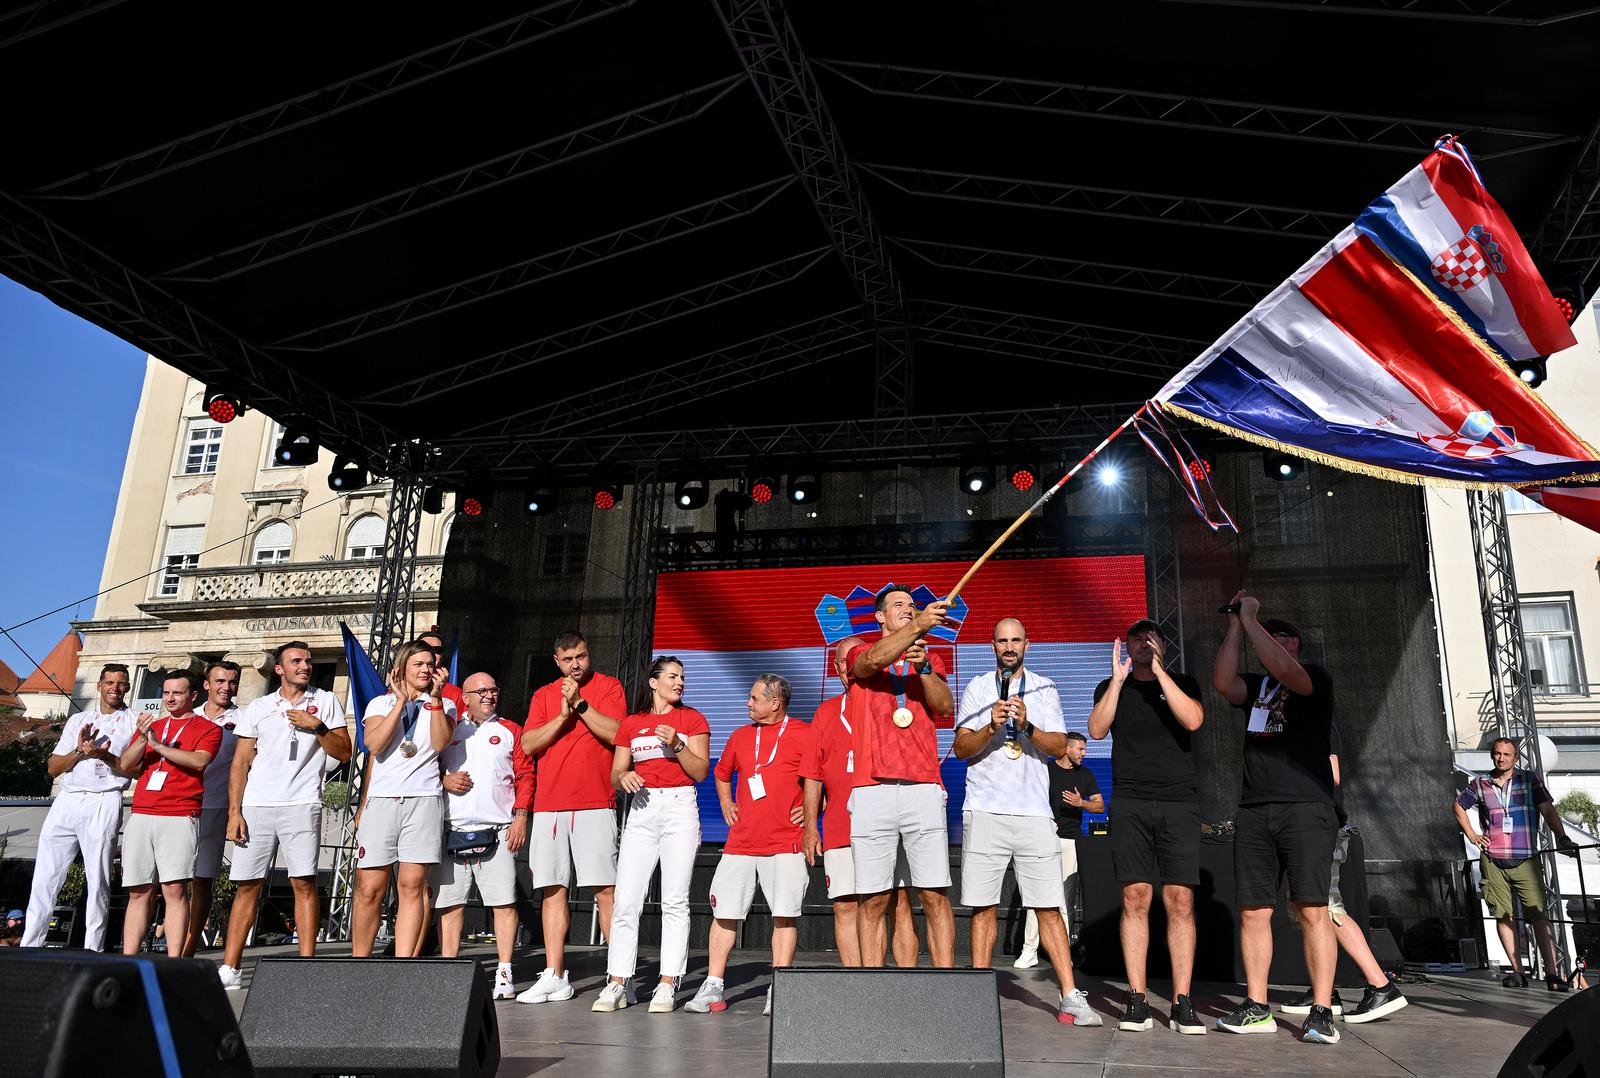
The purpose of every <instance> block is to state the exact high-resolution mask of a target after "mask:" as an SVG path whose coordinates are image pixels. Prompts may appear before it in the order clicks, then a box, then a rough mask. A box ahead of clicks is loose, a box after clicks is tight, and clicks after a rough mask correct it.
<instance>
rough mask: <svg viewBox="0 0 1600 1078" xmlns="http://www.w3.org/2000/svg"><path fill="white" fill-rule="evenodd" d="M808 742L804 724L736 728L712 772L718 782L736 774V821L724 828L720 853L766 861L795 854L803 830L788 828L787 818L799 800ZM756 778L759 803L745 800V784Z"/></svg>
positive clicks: (790, 825) (747, 787)
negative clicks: (761, 793)
mask: <svg viewBox="0 0 1600 1078" xmlns="http://www.w3.org/2000/svg"><path fill="white" fill-rule="evenodd" d="M785 723H787V725H785ZM810 737H811V733H810V727H809V726H808V725H807V724H806V723H803V722H800V721H799V720H797V719H792V718H790V719H784V720H782V721H781V722H779V723H777V724H776V725H773V726H757V725H756V724H755V723H751V724H750V725H749V726H741V727H740V728H739V729H737V730H735V731H734V732H733V736H732V737H730V738H728V744H727V745H726V746H724V748H723V750H722V758H721V759H720V760H718V761H717V772H716V773H717V778H719V779H721V780H722V781H723V782H730V781H732V779H733V773H734V772H735V771H737V772H739V789H738V798H737V801H736V804H737V805H738V806H739V822H738V823H736V824H734V825H733V826H732V827H731V828H729V830H728V841H727V844H726V845H724V846H723V847H722V852H723V853H741V854H747V855H749V856H751V857H766V856H767V855H769V854H774V853H799V852H800V832H801V830H802V829H803V825H801V824H797V823H791V822H790V821H789V817H790V815H791V814H792V813H793V812H794V810H795V809H797V808H799V807H800V804H801V802H802V800H803V798H804V794H805V787H804V786H803V785H802V784H801V782H800V757H801V756H802V755H804V753H805V749H806V742H807V741H809V740H810ZM758 749H759V755H758V752H757V750H758ZM769 760H770V761H771V762H770V763H769V762H768V761H769ZM755 775H759V776H761V784H762V786H763V787H765V789H766V796H765V797H763V798H761V799H760V800H759V801H758V800H756V799H755V798H752V797H751V796H750V779H751V778H752V777H753V776H755Z"/></svg>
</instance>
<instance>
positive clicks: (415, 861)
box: [356, 793, 444, 868]
mask: <svg viewBox="0 0 1600 1078" xmlns="http://www.w3.org/2000/svg"><path fill="white" fill-rule="evenodd" d="M443 854H444V794H442V793H438V794H423V795H421V796H418V797H369V798H367V807H366V808H364V809H362V810H361V826H360V827H358V828H356V867H357V868H388V867H389V866H390V865H392V864H394V863H395V862H396V861H401V862H404V863H405V864H408V865H436V864H438V863H439V858H440V857H441V856H442V855H443Z"/></svg>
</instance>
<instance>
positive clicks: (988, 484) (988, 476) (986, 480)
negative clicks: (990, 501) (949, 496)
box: [960, 464, 994, 498]
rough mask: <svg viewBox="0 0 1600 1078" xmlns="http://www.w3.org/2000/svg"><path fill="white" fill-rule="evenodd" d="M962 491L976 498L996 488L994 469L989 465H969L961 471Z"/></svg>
mask: <svg viewBox="0 0 1600 1078" xmlns="http://www.w3.org/2000/svg"><path fill="white" fill-rule="evenodd" d="M960 483H961V491H962V493H964V494H970V495H972V496H973V497H974V498H976V497H978V496H980V495H983V494H987V493H989V491H990V490H991V489H993V488H994V469H993V468H991V467H989V466H988V465H987V464H968V465H965V466H964V467H963V468H962V469H961V479H960Z"/></svg>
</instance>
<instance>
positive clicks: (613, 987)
mask: <svg viewBox="0 0 1600 1078" xmlns="http://www.w3.org/2000/svg"><path fill="white" fill-rule="evenodd" d="M630 1002H632V1001H631V1000H629V999H628V992H627V989H625V988H624V987H623V986H622V985H620V984H618V983H617V982H616V981H612V980H607V981H606V986H605V987H604V988H602V989H600V995H599V996H598V997H597V998H596V999H595V1001H594V1006H593V1007H590V1008H589V1009H590V1010H591V1011H620V1010H622V1009H623V1008H624V1007H626V1006H627V1005H628V1004H629V1003H630Z"/></svg>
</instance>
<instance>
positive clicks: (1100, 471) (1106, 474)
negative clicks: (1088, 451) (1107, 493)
mask: <svg viewBox="0 0 1600 1078" xmlns="http://www.w3.org/2000/svg"><path fill="white" fill-rule="evenodd" d="M1094 477H1095V478H1096V479H1098V480H1100V485H1101V486H1102V487H1105V488H1106V489H1107V490H1111V489H1113V488H1115V487H1116V486H1118V485H1120V484H1121V482H1122V466H1121V465H1119V464H1118V463H1117V462H1116V461H1114V460H1108V461H1106V462H1105V463H1104V464H1102V465H1100V467H1098V468H1096V469H1095V472H1094Z"/></svg>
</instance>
